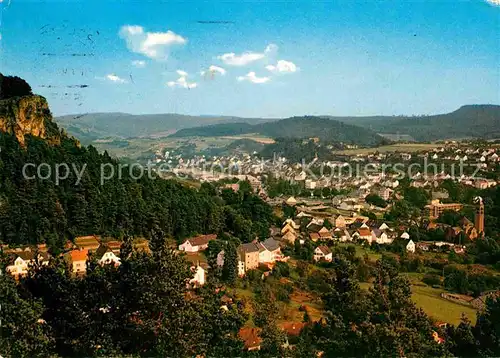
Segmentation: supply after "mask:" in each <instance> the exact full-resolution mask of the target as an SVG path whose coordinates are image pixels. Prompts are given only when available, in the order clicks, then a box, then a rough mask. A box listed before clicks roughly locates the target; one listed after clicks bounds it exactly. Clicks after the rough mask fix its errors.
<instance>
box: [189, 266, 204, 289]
mask: <svg viewBox="0 0 500 358" xmlns="http://www.w3.org/2000/svg"><path fill="white" fill-rule="evenodd" d="M191 271H192V272H193V273H194V275H193V278H192V279H191V280H189V284H190V285H192V286H195V287H200V286H203V285H204V284H205V270H204V269H203V267H201V266H200V265H196V266H192V267H191Z"/></svg>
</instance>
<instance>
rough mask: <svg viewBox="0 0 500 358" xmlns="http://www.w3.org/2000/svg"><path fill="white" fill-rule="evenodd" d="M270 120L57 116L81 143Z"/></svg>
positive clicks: (139, 116)
mask: <svg viewBox="0 0 500 358" xmlns="http://www.w3.org/2000/svg"><path fill="white" fill-rule="evenodd" d="M262 121H268V119H262V118H238V117H225V116H186V115H181V114H173V113H165V114H144V115H133V114H128V113H87V114H79V115H67V116H61V117H56V118H55V122H57V123H58V124H59V125H60V126H61V127H63V128H65V129H66V130H67V131H68V133H70V134H71V135H74V136H76V137H78V138H79V139H80V140H81V141H82V142H84V143H89V142H90V141H92V140H96V139H100V138H107V137H123V138H131V137H145V136H166V135H168V134H171V133H173V132H175V131H176V130H179V129H183V128H190V127H198V126H206V125H211V124H216V123H217V124H219V123H230V122H243V123H245V122H248V123H259V122H262Z"/></svg>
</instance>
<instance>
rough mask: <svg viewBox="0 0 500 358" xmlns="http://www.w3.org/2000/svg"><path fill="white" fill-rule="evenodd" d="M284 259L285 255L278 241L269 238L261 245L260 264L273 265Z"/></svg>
mask: <svg viewBox="0 0 500 358" xmlns="http://www.w3.org/2000/svg"><path fill="white" fill-rule="evenodd" d="M282 258H283V255H282V254H281V247H280V244H279V242H278V241H276V240H274V239H273V238H269V239H267V240H265V241H263V242H260V243H259V263H271V262H275V261H278V260H281V259H282Z"/></svg>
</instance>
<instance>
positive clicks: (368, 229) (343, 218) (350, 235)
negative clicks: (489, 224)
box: [3, 143, 500, 350]
mask: <svg viewBox="0 0 500 358" xmlns="http://www.w3.org/2000/svg"><path fill="white" fill-rule="evenodd" d="M424 158H430V159H432V161H434V162H436V163H446V164H447V165H446V166H444V168H447V169H445V170H443V171H440V172H438V173H436V174H432V175H426V176H425V175H423V174H422V173H421V172H420V171H417V172H416V173H414V174H413V175H412V176H411V178H409V179H410V181H409V187H411V188H418V189H419V190H426V191H428V192H429V193H430V199H429V200H428V202H427V203H426V205H425V207H424V209H423V210H422V211H421V212H420V214H419V217H418V218H417V219H418V220H419V222H420V223H421V224H422V225H423V226H424V229H425V230H435V229H437V228H439V229H441V230H442V231H443V232H444V237H443V240H440V241H425V240H419V239H418V238H415V237H412V235H411V234H410V226H411V225H412V224H411V221H410V220H407V221H405V220H399V221H397V223H396V222H394V221H392V220H386V219H384V218H385V217H386V216H385V214H386V213H387V212H388V211H390V209H391V207H392V206H394V203H396V202H397V201H398V200H400V199H402V198H403V194H402V192H401V191H400V188H401V183H402V182H403V181H404V180H405V179H404V178H398V177H397V174H394V173H390V172H385V173H382V172H377V171H378V169H380V168H381V167H382V165H383V164H384V163H388V162H391V161H394V160H401V161H402V162H403V163H405V167H406V168H408V167H409V166H411V163H412V162H411V161H412V159H416V160H421V159H424ZM158 159H160V161H161V158H160V157H159V158H158ZM278 162H279V166H278V168H277V167H269V166H263V165H262V163H261V162H259V160H258V159H257V158H253V157H252V156H251V155H245V156H243V157H241V158H237V157H228V158H213V162H212V163H211V167H214V166H213V165H215V166H216V167H220V168H224V167H228V168H232V167H233V168H234V167H237V168H238V174H231V173H225V172H224V170H219V171H216V170H212V171H206V170H200V168H201V167H198V168H197V166H199V165H200V164H202V163H203V164H204V163H205V158H196V157H195V158H193V159H188V160H186V161H184V160H183V159H182V158H178V163H177V166H176V168H175V169H174V170H173V173H175V174H177V175H179V174H180V173H182V174H184V175H185V176H186V177H187V178H189V180H190V181H198V182H214V183H222V185H221V186H220V188H221V189H222V190H224V189H229V190H232V191H234V192H238V191H239V190H240V184H239V183H241V182H242V181H245V182H248V183H249V184H250V187H251V188H252V190H253V191H254V193H256V194H258V195H259V196H260V197H261V198H262V199H263V200H265V201H266V202H267V203H268V204H269V205H271V206H272V207H273V208H275V209H277V210H283V209H284V208H286V210H287V211H289V212H291V213H293V214H285V213H282V215H281V217H282V221H281V224H280V225H275V226H272V227H271V229H270V232H269V236H268V237H267V238H266V239H258V238H256V239H255V240H253V241H252V242H248V243H242V244H240V245H239V247H237V274H238V276H239V277H240V278H244V277H245V276H246V274H247V273H248V272H249V271H255V270H259V272H262V278H264V277H265V276H267V275H268V274H269V273H271V272H272V271H273V268H274V267H275V265H276V264H277V263H279V262H282V263H289V264H290V265H293V264H294V262H295V259H294V258H293V257H291V256H290V254H289V253H290V249H291V248H294V247H297V245H299V246H305V245H310V246H312V250H313V252H312V256H311V262H312V263H316V264H321V263H325V262H326V263H328V262H331V261H332V259H333V255H332V250H333V247H335V245H354V246H356V247H361V248H367V249H368V250H369V248H370V247H372V248H373V247H374V246H377V247H390V246H391V245H392V244H393V243H394V242H398V243H399V245H401V242H403V246H402V247H403V249H404V251H406V253H407V254H408V255H414V254H417V253H418V254H419V255H425V254H426V253H429V252H441V253H443V252H444V253H446V252H454V253H455V254H457V255H461V254H464V253H465V252H466V250H467V245H466V244H465V242H471V241H474V240H476V239H478V238H480V237H482V236H483V235H484V230H485V222H484V221H485V208H484V204H483V201H482V198H480V197H477V198H474V200H473V202H471V203H459V202H450V200H449V194H448V193H447V192H446V190H444V189H443V188H442V187H441V184H442V183H443V182H444V181H450V180H451V181H453V182H455V183H459V184H462V185H466V186H469V187H471V188H474V189H478V190H482V189H487V188H490V187H494V186H496V185H497V184H498V183H497V182H496V181H494V180H492V179H487V178H477V177H474V176H473V175H472V173H470V172H469V173H463V174H461V175H460V176H459V177H453V176H451V173H450V172H448V171H446V170H448V169H449V168H450V166H449V165H450V164H453V163H460V162H461V163H464V162H468V163H476V162H477V163H478V165H479V167H480V173H483V174H484V173H487V172H488V171H489V170H491V171H494V170H496V169H497V168H498V165H499V164H500V160H499V156H498V154H497V150H496V148H494V147H491V148H490V147H482V148H471V147H470V146H469V145H467V147H462V145H461V144H457V143H448V144H446V146H443V147H439V146H438V147H436V148H435V149H433V150H429V151H424V152H417V153H411V154H410V153H385V154H381V153H367V154H357V155H353V156H349V157H345V161H343V162H342V161H338V162H331V161H327V162H321V161H320V160H319V159H315V160H314V161H313V163H312V164H311V165H309V167H308V170H311V173H312V174H313V175H314V173H315V168H319V167H322V166H326V167H328V168H335V167H339V168H343V167H347V166H349V165H352V163H365V164H366V163H370V164H372V165H373V168H375V172H372V173H370V174H369V175H366V176H363V177H361V176H357V177H348V176H345V177H341V178H339V177H327V176H324V175H323V176H320V177H317V176H315V178H314V179H310V178H309V177H308V174H307V173H306V171H305V170H304V168H303V165H302V164H301V163H297V164H292V163H287V160H286V159H285V158H282V157H279V158H278ZM212 164H213V165H212ZM204 168H206V166H204ZM276 170H278V171H276ZM242 173H244V174H242ZM170 175H171V173H170ZM268 175H272V176H274V177H275V179H277V180H282V181H287V182H289V183H292V184H293V185H296V186H299V187H300V188H302V191H301V192H300V193H298V194H300V195H296V196H294V195H286V194H282V193H277V195H276V194H275V195H269V194H270V193H269V192H268V190H269V187H268V186H266V179H265V178H266V177H267V176H268ZM325 188H328V190H326V191H325V190H323V189H325ZM333 192H335V193H336V194H335V195H332V193H333ZM325 193H326V194H327V195H325ZM370 195H371V196H376V197H378V199H379V200H381V201H382V202H385V203H386V206H385V207H382V206H377V205H375V203H374V202H373V201H372V200H367V198H368V197H369V196H370ZM465 206H468V207H470V208H472V209H473V211H474V218H473V220H470V219H468V218H466V217H465V216H462V217H461V218H460V220H459V221H458V222H457V223H455V225H450V224H446V223H443V222H440V221H439V220H438V219H439V218H440V217H441V216H442V215H443V214H444V213H447V212H457V213H458V212H460V211H461V210H462V209H463V208H464V207H465ZM460 238H464V241H465V242H463V243H462V242H461V239H460ZM217 240H218V237H217V234H215V233H208V234H200V235H197V236H194V237H189V238H186V239H185V240H183V241H182V242H179V243H177V244H172V249H173V250H175V251H176V252H177V253H178V254H179V255H184V256H185V257H186V259H187V260H188V261H189V262H190V263H191V271H192V279H191V280H190V282H189V286H190V287H192V288H196V287H201V286H203V285H204V284H205V282H206V279H207V278H206V277H207V272H208V271H210V270H212V269H214V268H213V267H210V266H209V264H208V263H207V259H206V257H205V256H204V252H205V251H206V250H207V248H208V247H209V245H210V242H212V241H217ZM133 245H134V247H135V248H136V249H138V250H144V251H146V252H148V251H149V250H150V249H149V246H148V241H147V240H145V239H141V238H137V239H135V240H134V243H133ZM120 247H121V242H120V241H118V240H115V239H113V238H102V237H100V236H85V237H76V238H75V239H74V240H73V242H71V241H68V242H67V244H66V247H65V251H64V252H63V253H62V254H61V256H62V257H63V258H64V259H65V260H66V261H67V263H68V265H69V267H70V268H71V270H72V272H73V274H74V275H76V276H79V275H80V276H81V275H85V272H86V265H87V263H88V260H89V259H90V258H92V259H93V260H96V261H97V263H98V264H100V265H109V264H110V265H120ZM3 252H4V253H5V254H7V255H8V257H9V258H10V261H9V262H10V265H9V266H7V268H6V271H7V272H8V273H10V274H11V275H12V276H14V277H15V278H16V279H19V278H21V277H23V276H26V275H27V274H28V271H29V270H30V268H31V267H33V266H34V265H45V264H47V263H48V262H49V259H50V254H49V252H48V250H47V247H46V245H38V246H37V247H29V246H25V247H17V248H12V247H4V248H3ZM216 265H217V267H219V268H221V267H223V266H224V250H221V251H220V252H219V253H218V254H217V260H216ZM443 297H446V299H448V300H450V301H453V300H455V301H457V300H458V301H460V300H463V298H457V297H456V296H454V295H453V294H447V295H445V294H443ZM303 327H304V323H303V322H285V323H284V324H283V329H285V330H286V331H287V332H288V333H290V334H291V335H292V336H293V335H295V336H297V335H298V334H299V333H300V330H301V329H302V328H303ZM436 335H437V333H436ZM240 337H241V338H242V339H243V340H244V341H245V347H246V348H247V349H249V350H253V349H258V348H259V346H260V342H261V339H260V338H259V334H258V331H256V329H255V328H244V329H242V331H241V332H240ZM435 339H436V341H440V340H441V339H442V338H440V337H439V336H436V338H435Z"/></svg>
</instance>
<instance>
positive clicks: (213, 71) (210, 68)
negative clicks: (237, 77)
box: [200, 65, 227, 76]
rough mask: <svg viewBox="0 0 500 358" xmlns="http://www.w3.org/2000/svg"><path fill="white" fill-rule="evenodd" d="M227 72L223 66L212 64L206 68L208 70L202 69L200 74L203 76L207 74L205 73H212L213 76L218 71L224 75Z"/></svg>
mask: <svg viewBox="0 0 500 358" xmlns="http://www.w3.org/2000/svg"><path fill="white" fill-rule="evenodd" d="M226 72H227V71H226V70H225V69H223V68H222V67H219V66H214V65H212V66H210V67H209V68H208V70H206V71H201V72H200V74H201V75H202V76H205V74H210V75H212V76H213V75H215V74H216V73H219V74H221V75H222V76H224V75H225V74H226Z"/></svg>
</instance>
